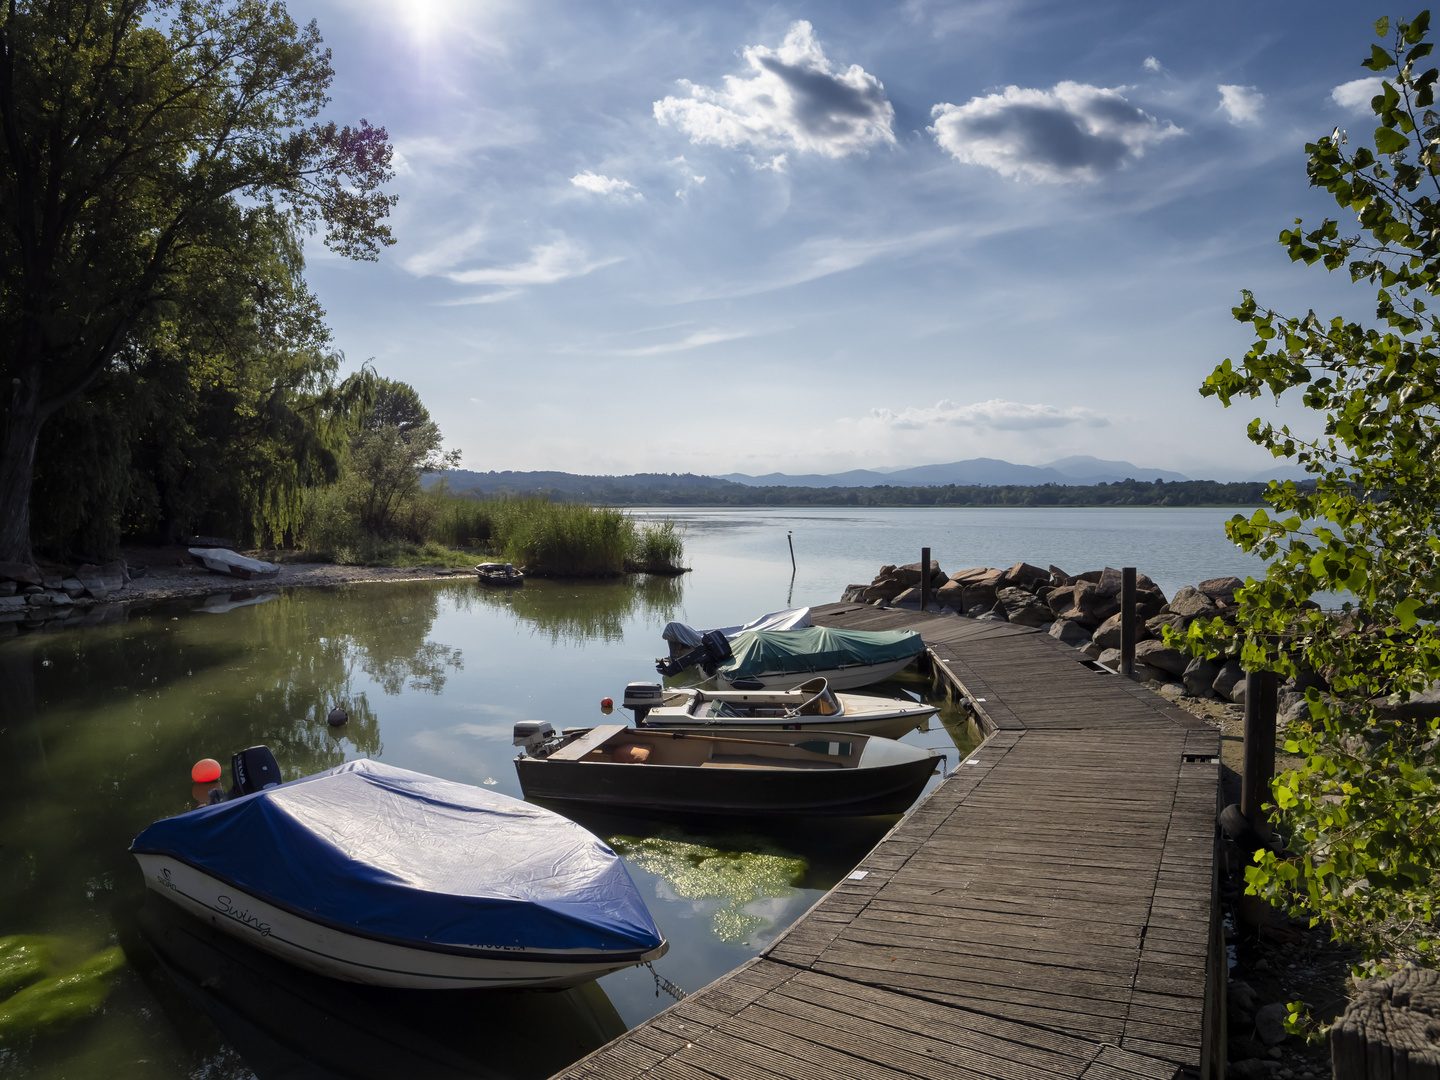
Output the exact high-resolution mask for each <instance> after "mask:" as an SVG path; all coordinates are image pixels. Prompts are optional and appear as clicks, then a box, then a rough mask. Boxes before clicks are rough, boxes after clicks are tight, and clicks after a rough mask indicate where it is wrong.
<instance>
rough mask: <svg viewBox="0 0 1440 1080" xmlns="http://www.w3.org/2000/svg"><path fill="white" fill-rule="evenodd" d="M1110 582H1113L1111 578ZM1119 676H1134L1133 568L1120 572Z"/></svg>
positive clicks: (1123, 568)
mask: <svg viewBox="0 0 1440 1080" xmlns="http://www.w3.org/2000/svg"><path fill="white" fill-rule="evenodd" d="M1110 580H1112V581H1113V580H1115V579H1114V578H1111V579H1110ZM1120 674H1121V675H1124V676H1126V677H1130V676H1133V675H1134V674H1135V567H1133V566H1125V567H1122V568H1121V570H1120Z"/></svg>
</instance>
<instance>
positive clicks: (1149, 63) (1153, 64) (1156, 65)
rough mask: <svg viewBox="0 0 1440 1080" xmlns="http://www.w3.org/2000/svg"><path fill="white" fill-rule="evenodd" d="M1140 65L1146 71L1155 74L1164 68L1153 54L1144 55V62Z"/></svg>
mask: <svg viewBox="0 0 1440 1080" xmlns="http://www.w3.org/2000/svg"><path fill="white" fill-rule="evenodd" d="M1140 66H1141V67H1143V68H1144V69H1145V70H1146V71H1149V72H1153V73H1155V74H1159V73H1160V72H1162V71H1164V70H1165V67H1164V65H1163V64H1161V63H1160V61H1159V60H1156V59H1155V57H1153V56H1147V57H1145V62H1144V63H1143V64H1141V65H1140Z"/></svg>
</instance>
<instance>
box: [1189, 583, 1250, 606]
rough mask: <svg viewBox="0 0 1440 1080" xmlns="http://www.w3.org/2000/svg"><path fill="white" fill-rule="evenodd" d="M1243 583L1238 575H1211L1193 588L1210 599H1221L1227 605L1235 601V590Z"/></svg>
mask: <svg viewBox="0 0 1440 1080" xmlns="http://www.w3.org/2000/svg"><path fill="white" fill-rule="evenodd" d="M1244 584H1245V582H1243V581H1241V580H1240V579H1239V578H1238V577H1212V578H1206V579H1205V580H1204V581H1202V582H1200V584H1199V585H1196V586H1195V588H1196V590H1198V591H1199V592H1202V593H1204V594H1205V595H1206V596H1208V597H1210V599H1211V600H1223V601H1224V602H1225V603H1226V604H1227V605H1229V604H1233V603H1235V590H1236V589H1238V588H1240V586H1241V585H1244Z"/></svg>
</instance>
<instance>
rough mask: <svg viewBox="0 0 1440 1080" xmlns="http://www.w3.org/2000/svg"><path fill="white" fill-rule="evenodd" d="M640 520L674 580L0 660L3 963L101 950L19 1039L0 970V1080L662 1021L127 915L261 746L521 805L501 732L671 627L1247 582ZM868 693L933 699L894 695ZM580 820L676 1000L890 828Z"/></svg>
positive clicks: (173, 622)
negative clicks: (11, 954)
mask: <svg viewBox="0 0 1440 1080" xmlns="http://www.w3.org/2000/svg"><path fill="white" fill-rule="evenodd" d="M651 513H653V514H654V515H655V516H669V517H671V518H672V519H674V520H676V521H677V522H678V523H679V524H680V525H681V526H682V528H683V529H684V530H685V535H686V543H687V562H689V563H690V564H691V565H692V566H693V567H694V572H693V573H691V574H688V575H686V576H684V577H683V578H680V579H675V580H669V579H656V578H637V579H635V580H634V581H633V582H626V583H608V584H594V583H562V582H544V581H532V582H530V583H529V584H527V585H526V586H525V587H524V588H523V589H522V590H517V591H487V590H484V589H482V588H480V587H478V586H477V585H476V584H475V583H474V582H473V581H471V580H470V579H464V580H452V581H447V582H438V583H437V582H411V583H397V584H384V585H366V586H353V587H348V588H343V589H323V590H322V589H315V590H294V591H291V592H289V593H286V594H283V595H278V596H270V597H268V598H267V597H265V596H264V594H258V595H257V594H244V595H242V594H236V596H235V597H234V600H237V601H238V600H245V599H248V600H252V601H256V602H252V603H246V604H243V605H241V606H232V604H231V603H227V602H225V600H226V598H225V597H223V596H217V597H214V598H212V599H210V600H209V601H202V600H199V599H197V600H193V601H186V602H183V603H178V604H174V605H170V606H157V607H153V608H150V609H148V610H146V611H138V612H133V613H132V614H131V615H130V617H129V618H128V620H127V621H125V622H123V623H121V624H117V625H110V626H102V627H96V628H92V629H85V630H72V631H64V632H59V633H39V634H30V635H24V636H20V637H15V638H11V639H9V640H5V641H0V939H3V938H6V937H7V936H9V935H20V934H25V935H40V936H42V937H44V938H46V939H47V940H48V941H49V942H50V944H51V946H52V947H53V949H54V951H55V959H54V963H53V965H52V968H53V970H63V969H65V968H67V967H68V966H70V965H74V964H78V963H80V962H82V961H84V960H86V959H87V958H93V957H97V956H104V955H114V954H107V953H105V950H107V949H111V948H113V947H115V946H118V947H119V948H120V949H121V950H123V963H121V964H120V967H119V970H118V972H117V974H116V975H115V976H114V987H113V989H112V990H111V991H110V993H109V996H108V997H107V998H106V999H105V1003H104V1007H103V1009H102V1011H101V1012H100V1013H99V1014H97V1015H95V1016H93V1017H91V1018H89V1019H86V1020H83V1021H80V1022H77V1023H74V1024H72V1025H70V1026H68V1027H66V1026H58V1027H55V1028H51V1029H42V1030H41V1031H40V1033H39V1034H33V1035H32V1034H29V1032H30V1028H29V1027H27V1026H26V1023H25V1022H22V1021H23V1018H21V1020H17V1019H16V1017H15V1016H14V1015H13V1010H12V1013H7V1011H6V1009H7V1007H8V1006H10V1005H11V1004H13V1001H14V1000H18V999H10V1000H9V1001H6V1000H4V999H5V995H6V994H8V993H9V988H8V987H6V986H5V983H4V979H5V974H4V972H5V968H4V964H3V952H0V1075H3V1076H25V1077H61V1076H70V1077H77V1076H107V1077H112V1076H113V1077H126V1078H130V1077H137V1078H138V1077H147V1078H148V1077H157V1078H158V1077H167V1078H168V1077H207V1078H219V1077H226V1078H228V1077H248V1076H252V1075H258V1076H262V1077H263V1076H271V1075H286V1076H302V1075H303V1076H306V1077H324V1076H371V1075H375V1076H390V1077H393V1076H397V1075H417V1076H427V1077H428V1076H450V1075H455V1076H461V1075H500V1076H515V1077H531V1076H534V1077H539V1076H545V1075H548V1074H549V1073H550V1072H552V1071H554V1070H555V1069H557V1068H559V1067H561V1066H563V1065H564V1064H566V1063H567V1062H568V1061H571V1060H574V1059H575V1058H577V1057H579V1056H581V1055H582V1054H584V1053H586V1052H588V1051H589V1050H590V1049H593V1048H595V1047H596V1046H598V1045H600V1044H602V1043H603V1042H604V1041H606V1040H608V1039H609V1038H611V1037H613V1036H615V1035H617V1034H619V1033H620V1032H621V1031H623V1030H624V1029H625V1027H626V1026H627V1025H633V1024H634V1023H636V1022H638V1021H640V1020H643V1019H644V1018H646V1017H647V1016H650V1015H652V1014H653V1013H654V1012H656V1011H658V1010H659V1009H660V1008H662V1007H664V1006H665V1005H667V1004H669V1001H670V999H669V998H668V997H665V996H663V995H662V996H658V997H657V996H656V989H655V983H654V981H653V979H652V977H651V975H650V973H649V972H647V971H644V970H640V969H631V970H629V971H625V972H618V973H616V974H615V975H612V976H609V977H607V978H606V979H603V980H601V981H600V982H599V983H598V984H592V985H591V986H589V987H585V988H580V989H577V990H572V991H565V992H563V993H558V994H557V993H549V994H537V993H528V994H505V993H497V992H476V993H458V994H457V993H438V994H421V995H418V996H417V995H415V994H403V993H395V992H384V991H375V990H368V989H364V988H357V987H349V986H345V985H342V984H336V983H332V982H329V981H327V980H322V979H316V978H313V977H310V976H307V975H304V974H303V973H299V972H296V971H294V970H293V969H290V968H288V966H287V965H283V964H280V963H279V962H277V961H272V960H270V959H269V958H267V957H264V956H262V955H261V954H258V953H255V952H253V951H252V950H250V949H248V948H247V947H245V946H243V945H240V944H237V943H235V942H232V941H231V940H230V939H228V938H225V937H223V936H218V937H217V936H215V935H213V934H208V933H207V932H206V930H205V928H204V927H202V926H200V924H198V923H192V922H191V921H190V920H188V919H184V918H182V917H180V916H178V915H177V914H176V913H175V912H173V911H172V910H170V905H168V904H165V903H164V902H161V901H155V900H151V901H148V902H142V901H143V897H144V891H145V890H144V889H143V887H142V884H141V881H140V875H139V872H138V869H137V868H136V866H135V865H134V862H133V859H131V857H130V856H129V855H128V854H127V852H126V848H127V846H128V844H129V841H130V839H131V837H133V836H134V835H135V833H137V832H138V831H139V830H140V829H141V828H143V827H144V826H145V825H146V824H148V823H149V822H150V821H152V820H155V819H156V818H159V817H163V816H168V815H171V814H175V813H179V812H181V811H183V810H185V809H186V808H187V807H189V806H191V805H193V801H192V792H191V784H190V779H189V770H190V766H191V764H192V763H193V762H194V761H196V760H197V759H199V758H202V757H215V758H218V759H220V760H222V761H225V760H228V758H229V755H230V754H231V753H232V752H233V751H234V750H236V749H239V748H241V747H244V746H249V745H252V744H255V743H266V744H268V745H269V746H270V747H271V748H272V749H273V750H274V751H275V754H276V757H277V758H278V760H279V762H280V764H281V767H282V769H283V770H284V772H285V775H286V776H287V777H288V776H299V775H304V774H306V773H310V772H314V771H317V770H320V769H324V768H328V767H330V766H332V765H336V764H339V763H340V762H342V761H345V760H347V759H352V758H355V757H360V756H370V757H376V758H381V759H383V760H385V761H387V762H390V763H391V764H395V765H399V766H402V767H404V768H409V769H415V770H419V771H422V772H427V773H431V774H434V775H437V776H443V777H446V778H448V779H453V780H458V781H463V782H466V783H471V784H482V785H486V786H489V787H491V788H492V789H493V790H496V791H499V792H503V793H505V794H509V795H515V796H518V795H519V788H518V784H517V782H516V778H515V770H514V767H513V765H512V759H513V757H514V754H515V750H514V748H513V747H512V746H511V745H510V735H511V730H512V728H513V725H514V723H515V722H516V721H517V720H521V719H548V720H550V721H551V722H552V723H554V724H555V725H556V727H557V728H558V727H562V726H572V725H580V724H590V723H596V722H600V721H601V720H602V717H601V714H600V712H599V709H598V703H599V700H600V698H601V697H603V696H611V697H616V698H618V697H619V696H620V692H621V691H622V690H623V687H624V685H625V683H626V682H628V681H631V680H634V679H646V678H653V677H654V675H653V666H652V659H653V657H654V656H655V655H656V654H657V653H659V652H660V651H662V650H661V641H660V629H661V627H663V625H664V623H665V622H667V621H669V620H670V619H672V618H680V619H683V620H684V621H686V622H689V623H691V624H692V625H695V626H698V627H700V628H705V627H708V626H712V625H723V624H726V623H733V622H738V621H743V620H744V619H747V618H750V617H752V616H754V615H757V614H760V613H761V612H763V611H769V610H774V609H776V608H780V607H785V606H788V605H790V604H801V603H824V602H828V601H831V600H835V599H838V597H839V594H840V591H841V590H842V589H843V588H844V586H845V585H846V584H849V583H850V582H854V581H868V580H869V579H870V577H872V576H873V575H874V573H875V571H876V569H878V567H879V565H880V564H882V563H885V562H913V561H915V560H916V559H918V558H919V549H920V547H921V546H922V545H928V546H930V547H931V548H932V553H933V556H934V557H935V558H937V559H939V560H940V561H941V565H942V566H943V567H944V568H945V569H946V570H949V571H954V570H958V569H962V568H965V567H969V566H978V565H1009V564H1010V563H1012V562H1014V561H1016V560H1017V559H1024V560H1026V561H1029V562H1033V563H1038V564H1040V565H1048V564H1049V563H1051V562H1053V563H1055V564H1056V565H1059V566H1062V567H1063V568H1065V569H1066V570H1069V571H1071V572H1077V571H1080V570H1086V569H1094V568H1098V567H1101V566H1104V565H1107V564H1108V565H1112V566H1121V565H1135V566H1138V567H1139V568H1140V569H1141V570H1142V571H1143V572H1145V573H1148V574H1149V575H1150V576H1151V577H1152V578H1154V579H1155V580H1156V581H1157V583H1159V584H1160V585H1161V586H1162V588H1164V589H1165V590H1166V591H1167V593H1168V592H1173V591H1174V589H1175V588H1176V587H1178V586H1179V585H1181V584H1186V583H1193V582H1195V581H1198V580H1200V579H1203V578H1206V577H1213V576H1217V575H1220V574H1229V573H1237V574H1240V575H1241V576H1244V574H1245V573H1246V572H1252V573H1253V572H1254V568H1253V567H1250V566H1247V565H1246V560H1245V559H1244V557H1243V556H1241V555H1240V554H1239V553H1238V552H1237V551H1236V550H1235V549H1234V548H1233V547H1232V546H1230V545H1229V544H1228V542H1226V541H1225V539H1224V534H1223V531H1222V530H1221V523H1222V522H1223V521H1224V520H1225V518H1227V517H1228V516H1229V514H1230V513H1231V512H1229V511H1216V510H1188V509H1187V510H1153V509H1146V510H1135V511H1128V510H1033V511H1032V510H970V509H957V510H888V509H885V510H865V511H859V512H857V511H853V510H838V509H837V510H830V509H820V510H816V509H795V508H777V509H775V510H753V509H746V510H718V511H706V510H685V511H683V512H678V513H677V512H674V511H654V512H652V511H643V510H642V511H637V514H640V515H642V516H644V515H647V514H651ZM787 534H790V536H791V538H792V539H793V542H794V551H795V562H796V566H797V568H798V569H797V571H796V572H795V573H794V574H793V575H792V571H791V563H790V548H789V544H788V542H787ZM1217 536H1218V539H1217ZM215 583H216V588H217V590H221V589H223V588H224V587H225V582H224V581H223V580H222V579H219V578H217V579H216V582H215ZM890 692H893V693H897V694H903V693H909V694H912V695H922V694H924V693H926V692H927V687H926V684H925V683H924V682H923V681H921V680H919V679H918V678H917V679H912V680H911V681H909V682H901V683H899V684H896V685H894V686H892V687H891V688H890ZM337 702H339V703H344V704H346V705H347V706H348V708H349V710H350V715H351V720H350V723H349V724H348V725H347V726H346V727H345V728H343V729H340V730H339V731H338V733H337V731H336V730H334V729H331V728H330V727H329V726H328V725H327V724H326V722H325V715H326V713H327V712H328V711H329V709H330V708H331V706H332V705H334V704H336V703H337ZM623 715H626V714H622V716H623ZM617 719H618V718H617ZM965 724H966V722H965V718H964V716H963V715H962V714H959V713H958V712H955V711H953V710H947V711H945V712H944V713H942V716H941V718H940V720H939V721H937V722H932V723H931V724H930V726H929V730H924V731H917V732H913V733H911V734H910V735H908V736H907V737H906V741H908V742H911V743H914V744H916V745H920V746H928V747H935V748H937V749H941V750H943V751H944V752H946V753H947V754H948V755H949V759H948V760H949V764H950V766H951V767H953V765H954V763H955V762H956V760H957V754H958V751H957V747H956V745H955V743H956V741H957V739H958V740H959V741H960V742H961V744H962V748H963V747H966V746H968V743H966V739H967V735H968V733H967V729H966V726H965ZM937 782H938V781H937ZM584 823H585V824H586V825H587V826H589V827H591V828H592V829H593V830H594V831H596V832H597V833H599V834H600V835H602V836H605V837H606V838H607V839H609V840H610V842H611V843H612V844H613V845H614V846H615V847H616V849H617V850H618V851H619V852H620V853H621V854H622V856H623V857H624V858H625V860H626V862H627V865H628V866H629V869H630V872H631V875H632V876H633V877H634V879H635V881H636V884H637V886H638V887H639V888H640V890H641V892H642V894H643V895H644V896H645V898H646V900H647V903H648V904H649V905H650V908H651V911H652V913H653V915H654V916H655V919H656V922H657V923H658V924H659V926H660V927H661V929H662V930H663V931H664V932H665V934H666V935H667V937H669V939H670V940H671V942H672V948H671V951H670V953H669V955H668V956H666V957H665V958H664V959H663V960H662V961H660V962H659V964H657V969H658V970H659V972H660V973H661V974H663V975H664V976H666V977H667V978H669V979H671V980H673V981H674V982H675V983H677V984H679V985H680V986H681V987H683V988H685V989H686V990H695V989H698V988H699V987H700V986H702V985H704V984H705V983H707V982H709V981H711V980H712V979H714V978H716V977H717V976H719V975H721V974H723V973H724V972H726V971H729V970H731V969H732V968H734V967H735V966H737V965H738V964H740V963H742V962H744V960H746V959H747V958H749V957H751V956H753V955H755V954H756V953H757V952H758V951H759V950H760V949H762V948H764V947H765V945H766V944H768V943H769V942H770V941H772V940H773V939H774V937H775V936H776V935H777V934H778V933H780V932H781V931H782V930H783V929H784V928H785V927H786V926H788V925H789V924H790V923H791V922H793V921H794V919H795V918H797V917H798V916H799V915H800V914H802V913H803V912H804V911H805V910H806V909H807V908H808V907H809V906H810V905H811V904H813V903H814V902H815V901H816V900H817V899H818V898H819V897H820V896H821V895H823V893H824V891H825V890H826V889H828V888H829V887H830V886H831V885H833V884H834V883H835V881H837V880H838V879H839V877H840V876H842V875H843V874H844V873H846V872H847V871H848V870H849V869H850V867H851V866H853V865H854V863H855V862H856V861H857V860H858V859H859V858H860V857H861V856H863V854H864V853H865V851H867V850H868V849H869V847H870V846H871V845H872V844H873V843H874V842H875V840H876V839H878V837H879V836H880V835H881V834H882V833H883V830H884V828H885V827H886V826H887V822H885V821H880V822H869V823H865V824H863V825H861V824H858V823H850V824H847V825H846V826H844V827H841V828H831V829H826V830H820V829H809V830H805V831H802V832H796V831H794V830H792V831H790V832H788V833H787V832H783V831H782V832H774V833H768V834H758V833H756V832H754V831H750V832H745V831H739V830H727V829H723V828H712V829H709V830H699V829H695V828H689V829H679V828H674V827H665V826H663V825H657V824H654V823H648V824H647V823H644V822H638V821H632V820H622V819H613V818H612V819H600V818H594V819H588V820H586V821H585V822H584Z"/></svg>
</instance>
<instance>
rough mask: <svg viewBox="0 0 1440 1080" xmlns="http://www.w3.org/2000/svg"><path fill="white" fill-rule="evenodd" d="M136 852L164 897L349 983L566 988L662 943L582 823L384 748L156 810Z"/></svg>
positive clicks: (628, 884)
mask: <svg viewBox="0 0 1440 1080" xmlns="http://www.w3.org/2000/svg"><path fill="white" fill-rule="evenodd" d="M131 851H132V852H133V853H134V854H135V856H136V858H137V859H138V860H139V862H140V864H141V868H142V869H143V871H144V873H145V882H146V884H147V885H148V886H149V887H151V888H153V889H155V890H156V891H157V892H158V893H160V894H161V895H163V896H166V897H169V898H170V899H172V900H174V901H175V902H176V903H178V904H180V905H181V906H182V907H185V908H187V909H189V910H190V911H192V912H193V913H195V914H198V915H199V916H201V917H202V918H205V919H207V920H209V921H211V922H213V923H214V924H215V925H216V926H219V927H222V928H225V929H228V930H229V931H230V932H232V933H234V934H235V935H236V936H238V937H240V938H242V939H244V940H247V941H250V942H251V943H252V944H254V945H255V946H257V947H259V948H263V949H266V950H268V951H270V952H273V953H276V954H277V955H280V956H283V957H284V958H286V959H288V960H290V961H291V962H293V963H296V964H299V965H300V966H302V967H307V968H310V969H311V970H314V971H319V972H321V973H322V974H326V975H331V976H335V977H338V978H343V979H348V980H350V981H353V982H364V983H374V984H378V985H386V986H410V987H456V988H462V987H475V986H542V985H544V986H568V985H573V984H575V983H578V982H583V981H585V980H587V979H592V978H595V977H597V976H599V975H603V974H606V973H607V972H609V971H613V970H616V969H618V968H621V967H626V966H629V965H632V964H636V963H643V962H645V961H648V960H652V959H655V958H657V957H658V956H661V955H663V954H664V952H665V950H666V948H668V945H667V943H666V942H665V940H664V938H663V937H662V936H661V934H660V932H659V930H657V929H656V927H655V923H654V921H653V920H652V919H651V918H650V913H649V912H648V911H647V910H646V907H645V903H644V901H643V900H642V899H641V898H640V895H639V893H638V892H637V891H636V889H635V885H634V883H633V882H632V881H631V880H630V875H629V874H628V873H627V872H626V870H625V866H624V864H623V863H622V862H621V861H620V859H619V857H618V856H617V855H616V854H615V853H614V852H613V851H612V850H611V849H610V848H609V847H608V846H607V845H606V844H605V843H603V842H602V841H601V840H599V839H598V838H597V837H595V836H593V835H592V834H590V833H589V832H586V831H585V830H584V829H582V828H581V827H580V826H579V825H576V824H575V823H573V822H571V821H569V820H567V819H565V818H563V817H560V816H559V815H558V814H554V813H551V812H550V811H547V810H543V809H541V808H539V807H536V806H531V805H529V804H527V803H523V802H520V801H519V800H516V799H511V798H508V797H507V796H504V795H499V794H495V793H493V792H489V791H486V790H484V789H483V788H476V787H471V786H469V785H466V784H458V783H454V782H452V781H448V780H440V779H437V778H435V777H432V776H425V775H424V774H422V773H415V772H410V771H409V770H406V769H398V768H395V767H393V766H390V765H385V764H383V763H381V762H378V761H368V760H367V761H352V762H349V763H347V764H345V765H341V766H339V767H338V768H334V769H331V770H329V771H327V772H323V773H317V774H316V775H314V776H308V777H305V778H303V779H300V780H294V781H291V782H290V783H288V784H282V785H280V786H278V787H272V788H268V789H266V790H263V791H258V792H255V793H254V794H250V795H245V796H243V797H240V798H237V799H233V800H231V801H228V802H222V803H219V804H217V805H214V806H207V807H202V808H200V809H198V810H192V811H190V812H189V813H185V814H180V815H179V816H177V817H173V818H167V819H165V820H163V821H157V822H156V823H155V824H154V825H151V826H150V827H149V828H148V829H146V830H145V831H144V832H142V833H141V834H140V835H139V836H137V837H136V838H135V840H134V842H133V843H132V845H131Z"/></svg>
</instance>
